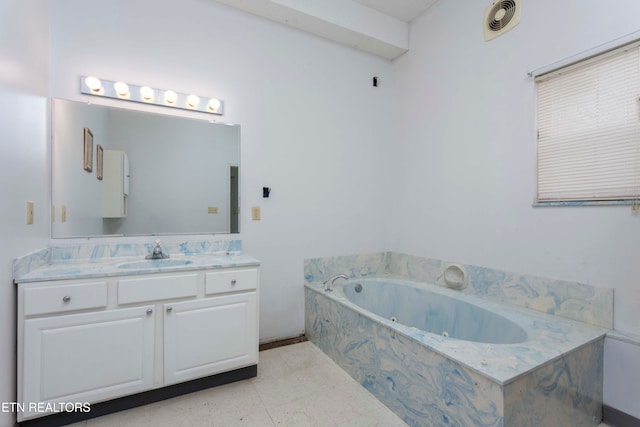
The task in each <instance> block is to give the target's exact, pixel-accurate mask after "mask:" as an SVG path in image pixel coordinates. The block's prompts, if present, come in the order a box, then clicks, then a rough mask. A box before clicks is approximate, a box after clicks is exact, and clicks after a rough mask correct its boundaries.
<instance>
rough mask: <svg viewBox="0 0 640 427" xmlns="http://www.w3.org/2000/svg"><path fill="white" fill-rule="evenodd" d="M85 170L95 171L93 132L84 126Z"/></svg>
mask: <svg viewBox="0 0 640 427" xmlns="http://www.w3.org/2000/svg"><path fill="white" fill-rule="evenodd" d="M83 166H84V170H86V171H87V172H91V171H93V134H92V133H91V131H90V130H89V128H84V165H83Z"/></svg>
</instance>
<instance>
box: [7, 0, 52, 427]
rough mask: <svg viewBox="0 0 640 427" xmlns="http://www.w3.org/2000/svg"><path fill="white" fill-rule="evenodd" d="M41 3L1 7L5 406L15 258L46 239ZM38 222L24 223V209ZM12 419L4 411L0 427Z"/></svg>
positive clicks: (10, 375) (11, 376)
mask: <svg viewBox="0 0 640 427" xmlns="http://www.w3.org/2000/svg"><path fill="white" fill-rule="evenodd" d="M47 9H48V8H47V5H46V4H43V3H42V1H38V0H4V1H2V2H0V129H1V130H2V136H1V137H0V183H1V184H0V200H2V202H0V236H1V237H0V280H2V286H0V348H2V349H3V351H2V352H0V402H15V400H16V391H15V387H16V372H15V363H16V360H15V351H13V350H14V349H15V346H16V341H15V340H16V324H15V316H16V311H15V288H14V285H13V274H12V266H11V265H12V260H13V258H15V257H18V256H22V255H24V254H25V253H27V252H31V251H33V250H36V249H40V248H42V247H45V246H46V245H47V243H48V240H49V238H48V236H49V188H48V182H49V180H48V176H49V167H48V159H47V155H48V146H49V144H48V139H47V131H48V130H47V127H46V124H47V120H46V117H47V95H48V77H49V75H48V12H47ZM27 201H33V202H34V203H35V222H34V224H33V225H26V223H25V209H26V208H25V204H26V202H27ZM14 422H15V416H14V414H11V413H7V412H0V426H2V427H8V426H12V425H13V423H14Z"/></svg>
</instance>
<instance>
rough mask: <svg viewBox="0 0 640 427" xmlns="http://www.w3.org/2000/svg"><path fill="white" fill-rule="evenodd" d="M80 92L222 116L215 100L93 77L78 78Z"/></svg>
mask: <svg viewBox="0 0 640 427" xmlns="http://www.w3.org/2000/svg"><path fill="white" fill-rule="evenodd" d="M80 92H81V93H84V94H86V95H95V96H102V97H105V98H114V99H123V100H126V101H134V102H141V103H143V104H153V105H161V106H163V107H172V108H180V109H182V110H189V111H199V112H201V113H209V114H217V115H219V116H221V115H223V114H224V103H223V102H222V101H221V100H219V99H217V98H205V97H201V96H197V95H193V94H186V93H179V92H174V91H172V90H162V89H154V88H152V87H149V86H137V85H132V84H129V83H125V82H122V81H118V82H112V81H109V80H102V79H99V78H97V77H94V76H81V77H80Z"/></svg>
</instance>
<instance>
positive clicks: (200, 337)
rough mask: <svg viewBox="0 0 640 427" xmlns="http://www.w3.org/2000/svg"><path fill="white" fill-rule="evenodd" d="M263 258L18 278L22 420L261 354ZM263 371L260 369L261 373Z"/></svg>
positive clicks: (223, 368)
mask: <svg viewBox="0 0 640 427" xmlns="http://www.w3.org/2000/svg"><path fill="white" fill-rule="evenodd" d="M257 284H258V268H257V267H255V266H252V267H245V268H222V269H217V270H191V271H182V272H174V273H157V274H145V275H130V276H115V277H108V278H106V279H96V280H59V281H47V282H35V283H18V319H17V321H18V323H17V325H18V402H21V403H24V404H25V411H24V412H20V411H19V412H18V421H23V420H28V419H31V418H36V417H40V416H44V415H48V414H47V413H43V412H36V411H35V410H33V411H29V403H32V402H34V403H53V404H55V403H69V402H73V403H76V402H79V403H84V402H88V403H98V402H103V401H107V400H111V399H114V398H118V397H122V396H126V395H131V394H136V393H140V392H146V391H149V390H154V389H160V388H163V387H165V386H171V385H176V384H179V383H183V382H186V381H190V380H195V379H200V378H203V377H208V376H212V375H215V374H219V373H224V372H228V371H233V370H236V369H239V368H245V367H251V366H255V365H257V362H258V314H257V309H258V303H257V301H258V296H257V292H258V289H257ZM253 375H255V373H254V374H253Z"/></svg>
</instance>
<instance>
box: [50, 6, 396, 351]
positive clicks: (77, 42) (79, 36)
mask: <svg viewBox="0 0 640 427" xmlns="http://www.w3.org/2000/svg"><path fill="white" fill-rule="evenodd" d="M86 10H87V9H86V2H84V1H82V0H54V1H51V38H52V46H51V58H52V60H51V85H52V96H53V97H56V98H66V99H73V100H81V99H84V100H87V99H88V98H87V97H86V96H82V95H81V94H80V93H79V80H78V79H79V76H80V75H97V76H99V77H102V78H105V79H108V80H114V81H115V80H124V81H128V82H130V83H133V84H148V85H151V86H154V87H158V88H173V89H174V90H176V91H178V92H187V93H190V92H193V93H196V94H199V95H202V96H216V97H220V98H221V99H223V100H224V101H225V116H224V118H223V120H224V121H227V122H232V123H238V124H240V125H241V127H242V128H241V135H242V143H241V145H242V148H241V151H242V152H241V165H242V169H241V177H240V178H241V179H240V186H241V188H240V192H241V194H240V195H241V206H240V209H241V224H240V230H241V234H240V237H241V238H242V240H243V243H244V248H245V250H246V252H247V253H249V254H251V255H253V256H255V257H256V258H258V259H260V260H261V261H262V262H263V264H262V271H261V301H260V338H261V340H262V341H267V340H271V339H274V338H284V337H288V336H294V335H297V334H300V333H302V332H303V329H304V318H303V315H304V304H303V287H302V283H303V272H302V267H303V259H304V258H307V257H314V256H325V255H334V254H350V253H359V252H368V251H379V250H383V249H385V245H384V243H383V242H384V238H383V237H382V236H383V235H384V230H383V225H384V222H383V219H384V217H385V211H386V210H387V208H388V207H387V206H386V203H385V202H386V200H387V197H388V186H387V184H386V182H387V181H388V177H389V174H390V170H389V169H387V168H386V167H380V165H386V158H387V157H388V150H387V147H388V142H389V141H390V140H391V137H390V136H391V135H392V133H391V126H389V123H388V120H389V119H388V117H389V113H390V108H389V99H390V94H391V89H392V88H391V78H390V75H389V71H390V64H389V63H388V62H387V61H385V60H382V59H378V58H375V57H373V56H371V55H368V54H365V53H362V52H359V51H356V50H353V49H350V48H346V47H343V46H339V45H336V44H334V43H332V42H329V41H326V40H323V39H320V38H317V37H315V36H311V35H308V34H305V33H302V32H298V31H296V30H292V29H289V28H287V27H285V26H283V25H280V24H277V23H274V22H270V21H267V20H265V19H261V18H258V17H255V16H252V15H249V14H246V13H244V12H241V11H238V10H235V9H232V8H229V7H227V6H224V5H221V4H219V3H217V2H215V1H210V0H185V1H180V2H176V1H171V0H161V1H155V2H150V1H148V0H133V1H132V0H116V1H110V2H109V7H103V8H100V13H99V14H96V15H95V16H91V17H90V18H88V15H87V12H86ZM144 16H148V17H149V19H148V20H146V21H145V20H144V19H142V17H144ZM372 76H378V77H379V78H380V86H379V87H378V88H373V87H372V85H371V79H372ZM89 99H91V101H92V102H97V103H104V104H109V105H122V104H121V101H120V102H118V101H108V100H101V99H97V98H95V97H92V98H89ZM128 107H129V108H131V107H133V105H131V104H129V105H128ZM139 108H140V109H147V110H152V111H159V110H158V109H161V111H164V112H165V113H166V110H165V109H162V107H149V106H144V105H140V106H139ZM154 108H155V109H154ZM176 114H180V115H189V114H194V113H189V112H184V113H183V112H179V111H176ZM199 117H202V116H199ZM132 168H133V165H132ZM263 186H268V187H271V188H272V193H271V197H270V198H269V199H262V187H263ZM251 206H261V207H262V220H261V221H259V222H258V221H255V222H254V221H251V220H250V211H251ZM149 240H150V241H151V238H150V239H149Z"/></svg>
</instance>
